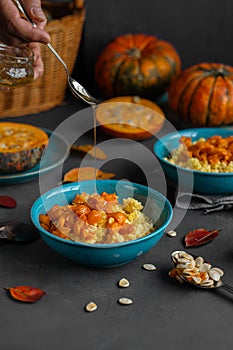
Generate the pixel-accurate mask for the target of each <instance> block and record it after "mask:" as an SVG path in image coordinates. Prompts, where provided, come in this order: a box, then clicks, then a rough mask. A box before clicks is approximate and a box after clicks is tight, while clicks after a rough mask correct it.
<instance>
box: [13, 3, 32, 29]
mask: <svg viewBox="0 0 233 350" xmlns="http://www.w3.org/2000/svg"><path fill="white" fill-rule="evenodd" d="M14 3H15V5H16V6H17V7H18V10H19V11H20V12H21V14H22V15H23V16H24V18H25V19H26V20H27V21H28V22H30V23H31V25H32V26H33V27H37V25H36V23H35V22H33V20H32V19H31V18H30V17H29V16H28V14H27V12H26V11H25V9H24V8H23V5H22V4H21V2H20V1H19V0H14Z"/></svg>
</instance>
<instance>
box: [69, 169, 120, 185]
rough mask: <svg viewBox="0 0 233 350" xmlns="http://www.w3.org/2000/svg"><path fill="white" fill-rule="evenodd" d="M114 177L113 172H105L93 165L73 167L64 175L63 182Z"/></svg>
mask: <svg viewBox="0 0 233 350" xmlns="http://www.w3.org/2000/svg"><path fill="white" fill-rule="evenodd" d="M113 177H115V174H114V173H106V172H104V171H102V170H99V169H97V168H94V167H83V168H73V169H71V170H69V171H68V172H67V173H66V174H65V175H64V179H63V182H77V181H84V180H94V179H95V178H96V179H97V180H98V179H112V178H113Z"/></svg>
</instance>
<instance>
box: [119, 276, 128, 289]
mask: <svg viewBox="0 0 233 350" xmlns="http://www.w3.org/2000/svg"><path fill="white" fill-rule="evenodd" d="M118 286H119V287H121V288H127V287H129V281H128V280H127V279H126V278H121V279H120V281H119V282H118Z"/></svg>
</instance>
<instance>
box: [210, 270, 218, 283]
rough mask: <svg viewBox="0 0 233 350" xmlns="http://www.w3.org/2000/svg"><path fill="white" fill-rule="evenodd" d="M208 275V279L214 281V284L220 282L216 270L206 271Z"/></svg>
mask: <svg viewBox="0 0 233 350" xmlns="http://www.w3.org/2000/svg"><path fill="white" fill-rule="evenodd" d="M208 274H209V276H210V278H212V280H214V281H215V282H218V281H219V280H220V274H219V273H218V272H217V271H216V270H214V269H211V270H209V271H208Z"/></svg>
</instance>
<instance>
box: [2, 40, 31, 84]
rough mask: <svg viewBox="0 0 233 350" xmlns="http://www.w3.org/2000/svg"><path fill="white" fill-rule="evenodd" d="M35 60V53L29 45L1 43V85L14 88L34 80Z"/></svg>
mask: <svg viewBox="0 0 233 350" xmlns="http://www.w3.org/2000/svg"><path fill="white" fill-rule="evenodd" d="M33 61H34V55H33V52H32V51H31V50H30V48H29V47H28V46H26V45H21V46H7V45H4V44H0V85H2V86H7V87H9V88H10V87H12V88H13V87H17V86H24V85H27V84H29V83H30V82H32V81H33V78H34V70H33Z"/></svg>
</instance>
